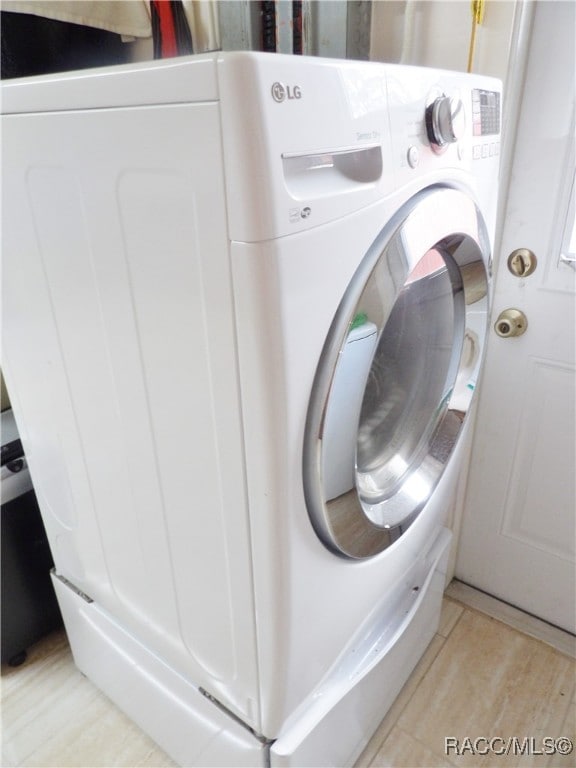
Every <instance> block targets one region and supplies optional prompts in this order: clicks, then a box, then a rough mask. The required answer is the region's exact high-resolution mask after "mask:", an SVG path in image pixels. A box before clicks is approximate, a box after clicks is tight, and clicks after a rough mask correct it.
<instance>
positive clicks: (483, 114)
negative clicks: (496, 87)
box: [472, 88, 500, 136]
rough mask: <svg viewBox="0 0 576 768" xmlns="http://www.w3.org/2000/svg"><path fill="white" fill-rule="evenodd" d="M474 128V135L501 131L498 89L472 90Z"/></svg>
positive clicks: (486, 134)
mask: <svg viewBox="0 0 576 768" xmlns="http://www.w3.org/2000/svg"><path fill="white" fill-rule="evenodd" d="M472 130H473V133H474V136H490V135H493V134H498V133H500V94H499V93H498V92H497V91H483V90H480V89H479V88H475V89H474V90H473V91H472Z"/></svg>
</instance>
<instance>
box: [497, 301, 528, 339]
mask: <svg viewBox="0 0 576 768" xmlns="http://www.w3.org/2000/svg"><path fill="white" fill-rule="evenodd" d="M526 328H528V318H527V317H526V315H525V314H524V312H522V311H521V310H519V309H513V308H510V309H505V310H504V311H503V312H500V314H499V315H498V319H497V320H496V322H495V323H494V330H495V331H496V333H497V334H498V336H501V337H502V338H503V339H511V338H513V337H514V336H522V334H523V333H526Z"/></svg>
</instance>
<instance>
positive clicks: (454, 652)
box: [2, 598, 576, 768]
mask: <svg viewBox="0 0 576 768" xmlns="http://www.w3.org/2000/svg"><path fill="white" fill-rule="evenodd" d="M477 607H478V606H476V607H475V608H471V607H469V606H466V605H463V604H462V603H460V602H458V601H456V600H454V599H451V598H446V599H445V601H444V606H443V612H442V619H441V624H440V628H439V630H438V633H437V634H436V635H435V637H434V638H433V640H432V642H431V644H430V646H429V647H428V650H427V651H426V653H425V655H424V657H423V658H422V660H421V661H420V663H419V664H418V666H417V667H416V669H415V670H414V672H413V674H412V676H411V677H410V679H409V681H408V682H407V683H406V685H405V686H404V688H403V690H402V692H401V693H400V695H399V697H398V699H397V700H396V702H395V703H394V705H393V706H392V708H391V710H390V711H389V712H388V714H387V715H386V717H385V718H384V720H383V722H382V724H381V725H380V727H379V729H378V730H377V732H376V733H375V734H374V737H373V738H372V740H371V742H370V743H369V744H368V746H367V748H366V749H365V750H364V753H363V754H362V755H361V757H360V759H359V760H358V762H357V768H368V766H372V767H373V768H384V766H390V767H396V768H400V767H401V766H406V768H432V767H433V766H466V768H475V767H476V766H478V767H479V768H480V767H482V768H487V767H488V766H498V767H500V766H547V767H549V766H558V767H559V768H560V767H561V766H574V765H576V754H575V753H572V754H571V755H568V756H564V757H562V756H560V755H555V756H551V755H527V754H525V755H523V756H513V755H508V756H506V755H495V754H493V753H488V754H486V755H472V754H469V753H467V752H465V754H463V755H461V756H458V755H455V754H454V753H453V752H452V754H449V755H446V754H445V741H444V740H445V737H454V738H458V739H460V740H462V739H464V738H466V737H468V738H469V739H471V740H472V741H473V740H474V739H477V738H479V737H480V738H482V737H484V738H486V739H491V738H493V737H501V738H502V739H508V738H509V737H517V738H518V739H519V740H520V741H522V739H523V738H524V737H533V738H534V740H535V741H534V744H535V746H536V747H537V748H538V747H540V746H541V740H542V738H543V737H551V738H558V737H560V736H565V737H568V738H570V739H572V740H573V742H574V743H576V727H575V721H576V698H575V685H574V683H575V666H574V660H573V659H572V658H570V657H569V656H567V655H565V654H564V653H562V652H561V651H558V650H556V649H555V648H552V647H551V646H550V645H548V644H547V643H545V642H542V641H541V640H538V639H535V638H534V637H530V636H529V635H528V634H525V631H526V628H525V627H523V629H524V631H522V632H521V631H519V630H518V629H515V628H512V627H510V626H508V625H507V624H504V623H502V622H501V621H499V620H497V619H495V618H493V617H492V616H488V615H486V614H485V613H483V612H481V611H482V610H483V608H481V609H480V610H478V609H477ZM569 638H570V636H567V639H568V640H569ZM2 697H3V706H2V721H3V722H2V726H3V728H2V730H3V750H2V754H3V761H2V765H3V766H4V767H5V768H10V767H12V766H44V767H45V768H48V766H58V768H64V767H65V766H71V767H73V768H88V766H90V767H91V768H94V767H95V766H108V767H110V768H111V767H112V766H129V767H131V768H136V766H158V767H159V768H161V767H166V766H174V765H175V763H174V762H173V761H171V760H170V758H168V757H167V756H166V755H165V754H164V753H163V752H162V751H161V750H159V749H158V747H156V746H155V744H154V743H153V742H152V741H151V740H150V739H149V738H148V737H147V736H145V735H144V734H143V733H142V732H141V731H140V730H139V729H138V728H137V727H136V726H135V725H133V724H132V723H131V722H130V720H128V719H127V718H126V717H125V716H124V715H123V714H122V713H121V712H119V711H118V709H117V708H116V707H115V706H114V705H113V704H112V703H111V702H110V701H109V700H108V699H107V698H106V697H105V696H104V695H103V694H101V693H100V692H99V691H98V690H97V689H96V688H95V687H94V686H93V685H92V684H91V683H90V682H89V681H88V680H87V679H86V678H85V677H83V676H82V675H81V674H80V673H79V672H78V671H77V670H76V668H75V667H74V664H73V662H72V657H71V654H70V649H69V647H68V644H67V641H66V637H65V635H64V633H63V632H59V633H54V634H52V635H50V636H49V637H47V638H46V639H44V640H43V641H41V642H40V643H38V644H37V645H36V646H34V647H33V648H32V649H31V650H30V653H29V658H28V661H27V662H26V663H25V664H24V665H23V666H21V667H18V668H10V667H3V668H2ZM483 744H484V742H482V743H481V745H482V746H483ZM499 744H500V742H498V745H499Z"/></svg>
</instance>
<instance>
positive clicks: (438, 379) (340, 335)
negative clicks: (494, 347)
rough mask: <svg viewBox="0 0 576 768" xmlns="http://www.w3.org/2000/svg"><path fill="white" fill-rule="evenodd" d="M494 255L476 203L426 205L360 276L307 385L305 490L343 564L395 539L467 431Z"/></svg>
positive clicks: (456, 198)
mask: <svg viewBox="0 0 576 768" xmlns="http://www.w3.org/2000/svg"><path fill="white" fill-rule="evenodd" d="M488 265H489V246H488V237H487V234H486V229H485V226H484V223H483V220H482V217H481V216H480V213H479V211H478V209H477V208H476V206H475V204H474V203H473V201H472V200H471V199H470V198H468V197H467V196H465V195H464V194H462V193H461V192H457V191H455V190H449V189H435V190H433V191H428V192H424V193H421V194H420V195H419V196H417V197H416V198H415V199H414V200H412V201H411V203H410V204H409V205H408V206H407V207H406V209H404V210H403V211H402V212H401V213H400V214H399V215H398V216H397V217H396V218H395V219H394V220H393V221H392V222H391V223H390V225H389V226H388V227H386V228H385V229H384V231H383V232H382V233H381V235H380V236H379V237H378V239H377V240H376V242H375V243H374V244H373V246H372V248H371V249H370V251H369V252H368V254H367V255H366V257H365V259H364V260H363V262H362V264H361V265H360V267H359V269H358V270H357V272H356V274H355V276H354V278H353V280H352V281H351V284H350V286H349V288H348V290H347V292H346V294H345V296H344V297H343V299H342V301H341V303H340V306H339V308H338V311H337V313H336V316H335V318H334V321H333V323H332V327H331V329H330V332H329V335H328V338H327V341H326V344H325V347H324V350H323V353H322V356H321V359H320V363H319V366H318V370H317V373H316V378H315V381H314V387H313V391H312V397H311V401H310V408H309V412H308V419H307V425H306V436H305V445H304V489H305V494H306V500H307V504H308V509H309V512H310V517H311V520H312V523H313V525H314V527H315V528H316V531H317V532H318V534H319V536H320V537H321V539H322V540H323V541H324V543H325V544H326V545H327V546H328V547H329V548H330V549H332V550H333V551H335V552H337V553H338V554H341V555H345V556H347V557H351V558H364V557H370V556H373V555H375V554H377V553H379V552H381V551H382V550H383V549H385V548H386V547H388V546H389V545H390V544H391V543H392V542H394V541H395V540H397V539H398V538H399V537H400V536H401V535H402V533H403V532H404V531H405V530H406V529H407V528H408V527H409V526H410V524H411V523H412V522H413V521H414V520H415V518H416V516H417V515H418V513H419V512H420V511H421V510H422V509H423V508H424V506H425V505H426V502H427V501H428V499H429V498H430V496H431V494H432V492H433V491H434V488H435V486H436V485H437V483H438V481H439V479H440V477H441V475H442V472H443V470H444V468H445V466H446V464H447V462H448V459H449V457H450V455H451V453H452V452H453V449H454V446H455V444H456V441H457V438H458V436H459V434H460V432H461V429H462V425H463V423H464V419H465V416H466V413H467V411H468V409H469V407H470V402H471V399H472V395H473V392H474V389H475V385H476V380H477V377H478V373H479V366H480V361H481V357H482V350H483V346H484V338H485V334H486V327H487V317H488Z"/></svg>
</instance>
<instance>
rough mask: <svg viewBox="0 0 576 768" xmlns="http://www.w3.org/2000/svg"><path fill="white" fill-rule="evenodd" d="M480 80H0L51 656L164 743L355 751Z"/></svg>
mask: <svg viewBox="0 0 576 768" xmlns="http://www.w3.org/2000/svg"><path fill="white" fill-rule="evenodd" d="M500 90H501V88H500V84H499V83H498V82H497V81H495V80H493V79H489V78H484V77H478V76H471V75H463V74H457V73H449V72H439V71H435V70H432V69H416V68H406V67H399V66H391V65H382V64H375V63H374V64H371V63H360V62H354V61H336V60H333V61H332V60H330V61H329V60H322V59H311V58H305V57H291V56H277V55H269V54H257V53H238V54H233V53H230V54H226V53H224V54H210V55H203V56H195V57H189V58H180V59H173V60H165V61H160V62H153V63H144V64H134V65H129V66H121V67H111V68H105V69H97V70H85V71H83V72H74V73H61V74H57V75H50V76H45V77H39V78H28V79H22V80H14V81H11V82H7V83H5V84H4V85H3V86H2V91H3V93H2V103H3V113H4V114H3V143H4V146H3V149H4V166H5V170H4V174H5V191H4V216H3V221H4V227H3V238H4V243H3V257H4V264H3V266H4V286H5V290H4V310H3V311H4V315H3V326H4V350H3V368H4V369H5V373H6V379H7V383H8V387H9V390H10V393H11V398H12V401H13V406H14V411H15V413H16V417H17V421H18V425H19V429H20V434H21V437H22V440H23V443H24V446H25V450H26V454H27V456H28V460H29V464H30V470H31V473H32V477H33V480H34V484H35V488H36V492H37V496H38V500H39V503H40V507H41V510H42V514H43V518H44V523H45V526H46V529H47V532H48V537H49V540H50V544H51V548H52V551H53V555H54V561H55V570H54V573H53V579H54V584H55V587H56V590H57V594H58V598H59V601H60V605H61V608H62V612H63V615H64V619H65V623H66V628H67V632H68V635H69V638H70V642H71V646H72V650H73V654H74V658H75V661H76V663H77V665H78V667H79V668H80V669H81V670H82V671H83V672H84V673H85V674H86V675H87V676H88V677H89V678H90V679H92V680H93V681H94V682H95V683H96V685H98V686H99V687H100V688H101V689H102V690H103V691H104V692H105V693H106V694H107V695H108V696H109V697H110V698H111V699H112V700H113V701H115V702H116V703H117V704H118V705H119V706H120V707H121V708H122V709H124V710H125V711H126V712H127V713H128V714H129V715H130V716H131V717H132V718H133V719H134V720H135V721H136V722H137V723H139V725H140V726H141V727H142V728H143V729H144V730H145V731H146V732H147V733H149V734H150V735H151V736H152V737H153V738H154V739H155V740H156V741H157V742H158V744H160V745H161V746H162V747H163V748H164V749H165V750H166V751H167V752H168V753H169V754H170V755H171V756H172V757H173V758H174V759H175V760H176V761H178V762H179V763H180V764H181V765H187V766H191V765H198V766H200V765H201V766H208V765H219V766H222V765H232V766H240V765H247V766H248V765H249V766H254V765H262V766H264V765H300V766H301V765H309V766H312V765H332V766H338V765H351V764H352V763H353V762H354V760H355V759H356V757H357V756H358V755H359V753H360V751H361V750H362V748H363V746H364V745H365V744H366V742H367V741H368V739H369V738H370V735H371V734H372V732H373V731H374V729H375V728H376V726H377V724H378V722H379V721H380V720H381V719H382V717H383V716H384V714H385V712H386V710H387V708H388V707H389V706H390V704H391V703H392V701H393V700H394V698H395V696H396V695H397V693H398V692H399V690H400V689H401V687H402V685H403V684H404V682H405V681H406V679H407V677H408V676H409V674H410V672H411V670H412V668H413V667H414V665H415V663H416V662H417V660H418V659H419V657H420V656H421V654H422V652H423V651H424V649H425V647H426V645H427V643H428V642H429V641H430V639H431V638H432V636H433V634H434V632H435V630H436V628H437V624H438V619H439V611H440V603H441V597H442V591H443V588H444V581H445V573H446V562H447V557H448V551H449V547H450V540H451V534H450V531H449V529H448V528H447V526H446V523H447V521H448V519H449V511H450V510H449V507H450V505H451V503H452V498H453V494H454V488H455V485H456V480H457V477H458V473H459V471H460V466H461V463H462V462H461V458H462V457H461V456H460V453H461V451H462V445H463V439H462V435H463V434H464V433H465V432H466V429H467V427H469V423H468V422H469V420H468V419H467V416H466V414H467V412H468V411H469V408H470V404H471V401H472V398H473V393H474V389H475V387H476V384H477V382H478V377H479V370H480V363H481V359H482V349H483V344H484V337H485V333H486V328H487V318H488V301H489V282H490V280H489V276H490V259H491V242H492V238H493V234H494V216H495V206H496V193H497V170H498V154H499V134H500Z"/></svg>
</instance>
